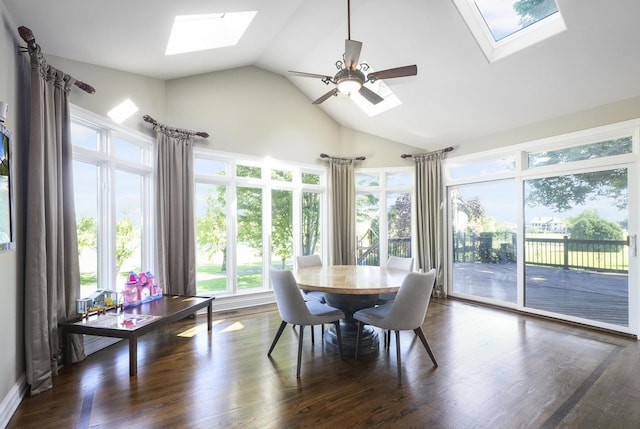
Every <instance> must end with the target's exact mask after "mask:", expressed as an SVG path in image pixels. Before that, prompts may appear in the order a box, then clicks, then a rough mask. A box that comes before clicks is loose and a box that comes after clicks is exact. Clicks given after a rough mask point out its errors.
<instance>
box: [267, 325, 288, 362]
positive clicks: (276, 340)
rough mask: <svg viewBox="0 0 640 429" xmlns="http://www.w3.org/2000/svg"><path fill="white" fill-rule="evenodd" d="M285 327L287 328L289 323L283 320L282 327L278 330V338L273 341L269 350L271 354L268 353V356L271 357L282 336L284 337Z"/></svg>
mask: <svg viewBox="0 0 640 429" xmlns="http://www.w3.org/2000/svg"><path fill="white" fill-rule="evenodd" d="M285 326H287V322H285V321H284V320H283V321H282V323H280V327H279V328H278V331H277V332H276V337H275V338H274V339H273V342H272V343H271V347H270V348H269V353H267V356H271V352H272V351H273V348H274V347H275V346H276V343H277V342H278V340H279V339H280V335H282V331H284V327H285Z"/></svg>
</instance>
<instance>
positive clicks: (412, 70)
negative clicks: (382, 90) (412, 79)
mask: <svg viewBox="0 0 640 429" xmlns="http://www.w3.org/2000/svg"><path fill="white" fill-rule="evenodd" d="M417 74H418V66H416V65H415V64H414V65H412V66H404V67H396V68H393V69H386V70H380V71H377V72H373V73H369V74H368V75H367V80H372V81H374V80H378V79H391V78H392V77H404V76H415V75H417Z"/></svg>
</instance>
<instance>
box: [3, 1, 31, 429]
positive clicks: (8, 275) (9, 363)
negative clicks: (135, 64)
mask: <svg viewBox="0 0 640 429" xmlns="http://www.w3.org/2000/svg"><path fill="white" fill-rule="evenodd" d="M16 39H17V26H15V25H14V24H13V22H11V18H10V17H9V16H8V13H7V11H6V9H5V7H4V3H2V2H0V58H2V61H0V100H2V101H5V102H7V103H9V114H8V115H7V120H6V122H5V124H4V125H5V126H6V127H7V128H8V129H9V130H11V132H12V134H13V141H12V145H11V149H13V152H12V160H11V161H12V168H13V169H14V172H15V171H16V170H19V168H16V167H19V165H20V163H21V160H20V159H19V158H18V157H17V154H16V150H15V148H16V147H17V146H18V145H20V144H22V141H23V140H24V133H23V132H21V128H24V125H25V120H24V114H23V113H24V109H25V108H26V103H24V102H22V101H21V100H22V97H23V95H24V93H23V89H22V88H21V82H23V81H24V79H25V78H26V76H25V74H27V73H28V71H29V68H28V56H26V55H18V53H17V51H18V44H17V43H18V42H17V40H16ZM15 182H16V181H14V186H15V185H16V184H17V185H19V183H15ZM14 189H16V190H19V186H18V187H14ZM14 202H15V203H16V204H22V203H23V202H24V198H21V196H20V195H16V196H15V198H14ZM16 242H17V245H18V251H7V252H0V294H1V295H0V296H1V299H0V326H1V327H2V329H1V330H0V332H2V336H1V337H0V343H1V344H2V345H3V350H2V352H1V353H0V401H1V402H0V427H3V426H4V425H5V424H6V423H7V421H8V419H9V418H10V417H11V415H12V414H13V411H14V410H15V408H16V407H17V405H18V404H19V399H20V397H21V395H22V394H23V393H24V390H23V387H24V348H23V340H22V339H23V313H22V295H23V289H22V286H21V284H22V282H21V281H20V280H19V279H18V269H17V267H18V264H20V263H22V260H21V258H19V257H18V254H19V250H20V248H21V247H20V241H19V239H18V240H16Z"/></svg>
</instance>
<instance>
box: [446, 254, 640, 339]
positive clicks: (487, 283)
mask: <svg viewBox="0 0 640 429" xmlns="http://www.w3.org/2000/svg"><path fill="white" fill-rule="evenodd" d="M453 279H454V280H453V281H454V292H456V293H460V294H465V295H474V296H479V297H483V298H488V299H492V300H497V301H505V302H510V303H516V281H517V276H516V264H515V263H507V264H474V263H456V264H454V269H453ZM525 279H526V280H525V307H529V308H534V309H538V310H545V311H550V312H553V313H558V314H564V315H569V316H574V317H579V318H582V319H587V320H593V321H598V322H603V323H609V324H613V325H618V326H624V327H627V326H628V325H629V310H628V307H629V305H628V303H629V291H628V276H627V275H626V274H616V273H596V272H590V271H578V270H563V269H558V268H549V267H540V266H533V265H527V266H526V267H525Z"/></svg>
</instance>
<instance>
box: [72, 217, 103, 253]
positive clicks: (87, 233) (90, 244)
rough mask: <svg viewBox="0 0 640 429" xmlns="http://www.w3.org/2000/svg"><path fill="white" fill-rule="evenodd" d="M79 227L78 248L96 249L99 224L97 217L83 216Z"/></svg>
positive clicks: (78, 224)
mask: <svg viewBox="0 0 640 429" xmlns="http://www.w3.org/2000/svg"><path fill="white" fill-rule="evenodd" d="M76 227H77V229H78V249H79V250H82V249H85V248H86V249H96V246H97V243H98V239H97V228H98V227H97V224H96V220H95V218H93V217H91V216H82V217H81V218H80V220H79V221H78V223H77V224H76Z"/></svg>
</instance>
